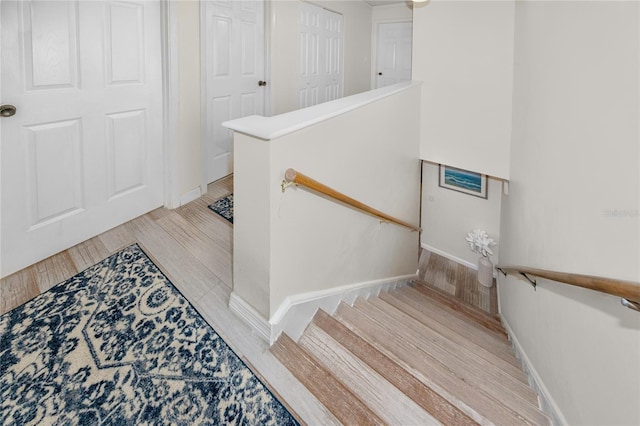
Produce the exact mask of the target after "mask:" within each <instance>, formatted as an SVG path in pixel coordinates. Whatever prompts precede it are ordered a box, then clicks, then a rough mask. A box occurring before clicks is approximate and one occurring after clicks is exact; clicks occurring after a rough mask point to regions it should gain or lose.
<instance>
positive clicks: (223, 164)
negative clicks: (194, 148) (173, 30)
mask: <svg viewBox="0 0 640 426" xmlns="http://www.w3.org/2000/svg"><path fill="white" fill-rule="evenodd" d="M202 8H203V10H204V15H205V21H204V24H205V28H204V31H203V34H204V57H205V61H206V63H205V69H204V73H205V74H206V77H205V84H206V88H205V89H204V92H205V95H206V106H205V109H206V111H205V120H206V142H205V149H206V151H205V153H206V157H207V161H206V169H207V170H206V175H207V182H213V181H214V180H217V179H220V178H221V177H224V176H227V175H229V174H231V173H233V136H232V132H231V131H230V130H228V129H226V128H224V127H222V123H224V122H225V121H228V120H233V119H236V118H241V117H246V116H248V115H263V114H264V97H265V84H266V82H265V81H264V75H265V72H264V1H263V0H260V1H246V0H228V1H206V2H204V3H203V4H202Z"/></svg>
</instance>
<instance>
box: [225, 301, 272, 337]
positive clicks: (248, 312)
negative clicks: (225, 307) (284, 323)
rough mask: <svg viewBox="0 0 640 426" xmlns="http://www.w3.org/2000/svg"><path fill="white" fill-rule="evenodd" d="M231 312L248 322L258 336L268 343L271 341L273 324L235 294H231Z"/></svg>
mask: <svg viewBox="0 0 640 426" xmlns="http://www.w3.org/2000/svg"><path fill="white" fill-rule="evenodd" d="M229 310H231V312H234V313H235V314H236V315H238V316H239V317H240V318H241V319H242V320H243V321H244V322H246V323H247V324H248V325H249V326H250V327H251V328H252V329H253V330H254V331H255V332H256V333H257V334H258V336H260V337H261V338H262V339H264V340H266V341H267V342H269V341H270V339H271V324H269V321H267V319H266V318H265V317H263V316H262V315H261V314H260V313H259V312H258V311H256V310H255V309H254V308H253V306H251V305H249V304H248V303H247V302H246V301H245V300H244V299H243V298H241V297H240V296H238V295H237V294H236V293H234V292H231V297H229Z"/></svg>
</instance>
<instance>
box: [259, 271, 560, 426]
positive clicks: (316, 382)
mask: <svg viewBox="0 0 640 426" xmlns="http://www.w3.org/2000/svg"><path fill="white" fill-rule="evenodd" d="M271 351H272V353H273V354H274V355H275V356H276V357H277V358H278V359H279V360H280V362H282V363H283V364H284V365H285V366H286V367H287V368H288V369H289V370H290V371H291V372H292V373H293V374H294V375H295V376H296V378H297V379H298V380H299V381H300V382H302V383H303V384H304V385H305V386H306V387H307V388H308V389H309V390H310V391H311V393H313V394H314V395H315V396H316V398H318V400H319V401H320V402H322V403H323V404H324V405H325V406H326V407H327V408H328V409H329V410H330V411H331V412H332V413H333V415H334V416H335V417H336V418H337V419H338V420H339V421H340V422H342V423H344V424H348V425H355V424H357V425H364V424H392V425H428V424H446V425H468V424H482V425H489V424H496V425H510V426H511V425H520V424H531V425H545V424H546V425H548V424H550V421H549V418H548V417H547V416H546V415H545V414H544V413H543V412H542V411H541V410H540V409H539V408H538V407H539V406H538V398H537V395H536V393H535V392H534V391H533V390H532V389H531V388H530V387H529V385H528V382H527V378H526V376H525V374H524V373H523V371H522V367H521V365H520V363H519V361H518V360H517V359H516V357H515V355H514V353H513V350H512V348H511V345H510V343H509V341H508V339H507V335H506V332H505V330H504V328H503V327H502V325H501V324H500V322H499V320H498V319H497V318H495V317H493V316H490V315H488V314H486V313H484V312H483V311H481V310H480V309H478V308H475V307H473V306H471V305H467V304H464V303H463V302H460V301H459V300H457V299H455V298H454V297H452V296H450V295H448V294H446V293H444V292H441V291H438V290H434V289H432V288H429V287H427V286H426V285H423V284H421V283H414V284H411V285H410V286H406V287H403V288H400V289H397V290H393V291H391V292H388V293H382V294H381V295H380V296H379V297H377V298H372V299H370V300H363V299H358V300H357V301H356V303H355V304H354V306H348V305H347V304H344V303H342V304H340V306H339V307H338V309H337V311H336V313H335V314H334V316H331V315H329V314H327V313H326V312H324V311H322V310H320V311H318V312H317V313H316V315H315V317H314V319H313V321H312V323H311V324H309V326H308V327H307V329H306V330H305V332H304V334H303V335H302V337H301V338H300V339H299V341H298V342H297V343H296V342H294V341H293V340H292V339H291V338H289V337H288V336H287V335H285V334H283V335H281V336H280V337H279V339H278V341H277V342H276V343H275V344H274V345H273V346H272V348H271Z"/></svg>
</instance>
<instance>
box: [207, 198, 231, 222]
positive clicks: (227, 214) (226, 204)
mask: <svg viewBox="0 0 640 426" xmlns="http://www.w3.org/2000/svg"><path fill="white" fill-rule="evenodd" d="M209 208H210V209H211V210H213V211H214V212H216V213H218V214H219V215H220V216H222V217H224V218H225V219H227V220H228V221H229V222H231V223H233V194H229V195H227V196H226V197H222V198H220V199H219V200H217V201H214V202H213V204H209Z"/></svg>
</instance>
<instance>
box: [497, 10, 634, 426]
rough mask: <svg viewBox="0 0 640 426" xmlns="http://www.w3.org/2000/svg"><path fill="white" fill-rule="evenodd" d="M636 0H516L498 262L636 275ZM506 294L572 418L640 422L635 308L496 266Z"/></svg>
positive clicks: (504, 304)
mask: <svg viewBox="0 0 640 426" xmlns="http://www.w3.org/2000/svg"><path fill="white" fill-rule="evenodd" d="M639 9H640V4H639V3H637V2H589V1H585V2H518V3H517V6H516V38H515V52H516V56H515V78H514V114H513V140H512V146H511V183H510V188H509V195H508V196H506V197H504V199H503V202H502V205H503V212H502V230H501V251H500V254H501V263H503V264H522V265H528V266H532V267H537V268H544V269H550V270H557V271H566V272H575V273H581V274H588V275H597V276H603V277H611V278H618V279H625V280H634V281H636V282H637V281H640V247H639V246H640V242H639V241H640V213H639V209H640V172H639V169H640V143H639V140H640V106H639V102H640V101H639V97H640V85H639V79H640V78H639V77H640V66H639V61H640V46H639V43H640V23H639V21H640V10H639ZM499 297H500V308H501V313H502V315H503V318H504V319H505V320H506V322H507V323H508V325H509V326H510V327H511V329H512V330H513V331H514V333H515V335H516V337H517V339H518V341H519V343H520V344H521V346H522V348H523V349H524V351H525V353H526V356H527V358H528V359H529V360H530V361H531V363H532V365H533V366H534V368H535V370H536V373H537V375H538V376H539V377H540V378H541V380H542V382H543V384H544V387H545V388H546V391H547V392H548V393H549V395H550V396H551V398H552V403H553V404H555V406H556V408H557V409H558V411H559V412H560V416H561V417H564V420H565V421H566V422H567V423H568V424H572V425H573V424H575V425H583V424H589V425H631V424H640V405H639V404H638V401H640V315H639V314H638V313H637V312H633V311H631V310H629V309H626V308H624V307H622V306H621V305H620V302H619V299H618V298H615V297H611V296H606V295H603V294H600V293H597V292H593V291H589V290H584V289H577V288H573V287H568V286H563V285H561V284H558V283H554V282H549V281H545V280H538V289H537V291H533V290H532V288H531V287H530V286H529V285H528V284H527V283H524V282H523V281H522V280H519V279H515V278H509V279H507V280H504V279H502V278H501V279H500V283H499Z"/></svg>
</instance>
